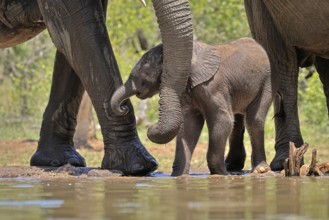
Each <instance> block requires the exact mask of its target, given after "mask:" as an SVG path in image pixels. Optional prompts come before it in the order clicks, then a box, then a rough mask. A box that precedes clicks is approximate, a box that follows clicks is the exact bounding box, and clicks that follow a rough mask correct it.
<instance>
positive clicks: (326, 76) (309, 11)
mask: <svg viewBox="0 0 329 220" xmlns="http://www.w3.org/2000/svg"><path fill="white" fill-rule="evenodd" d="M245 9H246V13H247V17H248V21H249V25H250V29H251V33H252V36H253V37H254V38H255V39H256V41H257V42H259V43H260V44H261V45H262V46H263V47H264V49H265V50H266V52H267V53H268V56H269V59H270V63H271V67H272V70H271V72H272V88H273V93H275V94H276V96H275V99H274V109H275V113H276V117H275V130H276V139H275V150H276V155H275V157H274V159H273V161H272V162H271V164H270V166H271V168H272V170H282V169H283V162H284V160H285V159H286V158H288V156H289V144H288V143H289V141H292V142H294V143H295V144H296V146H297V147H299V146H301V145H302V144H303V142H304V141H303V139H302V136H301V132H300V124H299V118H298V109H297V94H298V93H297V85H298V72H299V67H307V66H310V65H313V64H314V65H315V67H316V69H317V71H318V73H319V76H320V79H321V82H322V83H323V89H324V93H325V95H326V101H327V108H328V109H329V37H328V36H329V22H328V18H329V1H328V0H318V1H309V0H279V1H275V0H272V1H254V0H245Z"/></svg>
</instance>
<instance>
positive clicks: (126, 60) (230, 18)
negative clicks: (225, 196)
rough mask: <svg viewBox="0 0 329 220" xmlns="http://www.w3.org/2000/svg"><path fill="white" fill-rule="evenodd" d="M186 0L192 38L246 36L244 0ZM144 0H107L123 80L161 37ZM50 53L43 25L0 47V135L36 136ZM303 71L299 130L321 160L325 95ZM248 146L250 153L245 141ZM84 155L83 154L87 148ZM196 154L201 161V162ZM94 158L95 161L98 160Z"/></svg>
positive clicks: (150, 114)
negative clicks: (39, 30)
mask: <svg viewBox="0 0 329 220" xmlns="http://www.w3.org/2000/svg"><path fill="white" fill-rule="evenodd" d="M190 2H191V7H192V10H193V18H194V34H195V38H196V39H198V40H200V41H204V42H207V43H212V44H219V43H225V42H228V41H230V40H233V39H236V38H239V37H246V36H250V32H249V27H248V24H247V19H246V16H245V12H244V5H243V1H242V0H235V1H231V0H222V1H217V0H191V1H190ZM148 4H149V5H148V6H147V7H146V8H144V7H143V6H142V5H141V4H139V3H138V1H136V0H127V1H120V0H111V1H109V7H108V13H107V26H108V31H109V35H110V38H111V42H112V46H113V49H114V51H115V54H116V58H117V60H118V63H119V66H120V70H121V74H122V78H123V80H126V78H127V76H128V74H129V72H130V70H131V69H132V67H133V66H134V64H135V63H136V61H137V60H138V59H139V58H140V56H141V55H142V54H143V53H144V52H145V49H149V48H150V47H153V46H154V45H156V44H158V43H160V42H161V39H160V34H159V31H158V28H157V23H156V18H155V16H154V12H153V9H152V6H151V3H150V2H148ZM145 39H146V41H147V42H146V43H145V42H144V41H145ZM143 40H144V41H143ZM141 42H143V44H141ZM54 54H55V49H54V46H53V45H52V43H51V40H50V38H49V36H48V33H47V32H46V31H45V32H43V33H42V34H40V35H39V36H38V37H37V38H35V39H33V40H31V41H29V42H27V43H24V44H22V45H19V46H17V47H15V48H9V49H5V50H0V122H1V123H0V140H9V139H18V138H20V139H22V138H23V139H34V140H37V139H38V135H39V129H40V125H41V119H42V114H43V111H44V109H45V107H46V104H47V101H48V95H49V91H50V84H51V75H52V68H53V59H54ZM307 74H308V70H303V71H302V72H301V74H300V90H299V103H298V105H299V114H300V119H301V127H302V133H303V136H304V139H305V141H307V142H309V143H310V144H311V148H318V149H319V160H322V158H323V160H324V158H328V156H329V152H328V150H327V149H326V147H327V146H326V143H328V135H327V134H328V131H329V128H328V118H327V110H326V105H325V97H324V95H323V91H322V86H321V82H320V81H319V79H318V75H317V73H315V74H313V76H312V77H310V78H309V79H307V80H305V76H306V75H307ZM132 101H133V105H134V107H135V112H136V114H138V107H139V100H137V99H136V98H132ZM157 102H158V98H157V97H155V98H152V99H151V100H148V102H147V103H148V111H147V119H148V120H149V121H150V122H154V121H155V120H156V119H157V114H158V112H157V110H158V103H157ZM272 117H273V111H272V110H271V112H270V113H269V115H268V118H267V123H266V132H267V133H266V141H267V144H266V146H267V154H268V158H269V160H271V159H272V158H273V155H274V149H273V146H274V137H275V134H274V125H273V119H272ZM138 129H139V133H140V136H141V138H142V140H143V141H144V142H145V145H146V146H148V147H149V146H150V151H151V152H152V153H158V152H161V149H162V148H163V147H164V146H158V145H155V144H153V143H151V142H149V141H148V140H147V138H146V126H145V125H141V126H139V128H138ZM246 136H247V135H246ZM99 138H101V137H100V136H99ZM200 142H201V143H202V146H203V150H202V152H204V153H205V152H206V143H207V133H206V132H203V134H202V136H201V138H200ZM246 146H247V147H248V153H250V143H249V142H248V141H247V142H246ZM170 151H171V152H172V153H173V152H174V148H173V147H172V146H170ZM166 152H167V151H166ZM13 154H14V153H13ZM83 155H84V156H86V155H87V153H86V154H84V153H83ZM88 155H89V156H91V155H92V157H89V156H88V157H87V161H88V162H89V164H90V161H100V159H99V158H101V157H102V156H103V154H102V153H99V152H97V155H98V156H96V153H95V154H94V153H90V154H89V153H88ZM98 157H99V158H98ZM156 157H157V159H158V160H159V161H160V163H161V164H167V162H168V166H169V168H170V166H171V162H172V160H173V157H172V154H170V155H167V156H166V155H163V154H162V155H161V153H159V156H157V155H156ZM159 157H161V158H159ZM195 160H196V161H198V162H195V163H198V164H199V165H200V164H201V165H205V164H206V162H205V156H204V155H201V156H200V158H198V159H195ZM200 160H203V161H201V162H200ZM165 161H167V162H165ZM23 163H25V164H26V163H27V162H26V161H24V162H23ZM95 163H96V162H95ZM96 164H97V165H99V164H100V162H98V163H96ZM248 164H250V163H248ZM91 165H94V163H92V164H91ZM201 165H200V166H201ZM165 166H167V165H165Z"/></svg>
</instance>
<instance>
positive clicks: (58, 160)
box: [30, 144, 86, 167]
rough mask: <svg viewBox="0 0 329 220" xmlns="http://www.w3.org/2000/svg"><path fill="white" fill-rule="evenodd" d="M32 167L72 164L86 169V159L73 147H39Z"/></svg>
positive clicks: (33, 157) (65, 145) (34, 155)
mask: <svg viewBox="0 0 329 220" xmlns="http://www.w3.org/2000/svg"><path fill="white" fill-rule="evenodd" d="M30 164H31V166H51V167H60V166H63V165H65V164H71V165H73V166H77V167H85V166H86V162H85V159H84V158H83V157H82V156H81V155H80V154H79V153H78V152H77V151H76V150H75V148H74V147H73V146H71V145H68V144H64V145H57V146H54V145H45V146H42V145H39V146H38V148H37V151H36V152H35V153H34V154H33V156H32V158H31V161H30Z"/></svg>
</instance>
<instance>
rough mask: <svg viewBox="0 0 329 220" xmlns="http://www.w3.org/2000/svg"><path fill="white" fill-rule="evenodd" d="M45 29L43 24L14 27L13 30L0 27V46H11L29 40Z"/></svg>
mask: <svg viewBox="0 0 329 220" xmlns="http://www.w3.org/2000/svg"><path fill="white" fill-rule="evenodd" d="M44 29H45V26H44V25H41V26H37V27H35V28H15V29H13V30H8V29H3V26H1V27H0V48H7V47H13V46H16V45H18V44H20V43H23V42H25V41H28V40H30V39H31V38H33V37H35V36H36V35H38V34H39V33H40V32H42V31H43V30H44Z"/></svg>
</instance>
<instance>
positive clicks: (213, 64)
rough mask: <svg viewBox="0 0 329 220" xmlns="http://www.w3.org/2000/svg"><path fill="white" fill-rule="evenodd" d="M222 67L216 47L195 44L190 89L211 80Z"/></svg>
mask: <svg viewBox="0 0 329 220" xmlns="http://www.w3.org/2000/svg"><path fill="white" fill-rule="evenodd" d="M219 66H220V53H219V49H218V48H217V47H216V46H212V45H208V44H204V43H200V42H196V41H194V42H193V57H192V70H191V75H190V85H189V86H190V88H191V89H192V88H194V87H195V86H197V85H199V84H201V83H204V82H206V81H208V80H210V79H211V78H212V77H213V76H214V75H215V74H216V72H217V70H218V69H219Z"/></svg>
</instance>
